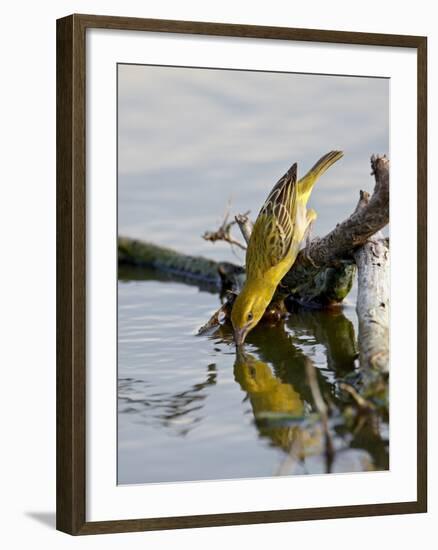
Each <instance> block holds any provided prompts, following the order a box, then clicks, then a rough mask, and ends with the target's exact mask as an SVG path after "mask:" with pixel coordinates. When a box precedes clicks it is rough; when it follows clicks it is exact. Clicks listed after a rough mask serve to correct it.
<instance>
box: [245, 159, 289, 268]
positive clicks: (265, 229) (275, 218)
mask: <svg viewBox="0 0 438 550" xmlns="http://www.w3.org/2000/svg"><path fill="white" fill-rule="evenodd" d="M296 183H297V165H296V163H295V164H294V165H293V166H292V167H291V168H290V169H289V170H288V171H287V172H286V174H285V175H284V176H283V177H282V178H281V179H280V180H279V181H278V183H277V184H276V185H275V186H274V188H273V189H272V191H271V192H270V193H269V196H268V198H267V199H266V201H265V204H264V205H263V206H262V208H261V210H260V213H259V215H258V217H257V220H256V222H255V224H254V228H253V231H252V234H251V238H250V241H249V244H248V249H247V252H246V270H247V273H248V274H250V273H255V272H260V271H261V272H264V271H265V270H266V269H269V268H270V267H272V266H275V265H277V264H278V263H279V262H281V261H282V260H284V258H285V257H286V256H287V254H288V252H289V250H290V247H291V244H292V240H293V232H294V220H295V218H296V208H297V184H296Z"/></svg>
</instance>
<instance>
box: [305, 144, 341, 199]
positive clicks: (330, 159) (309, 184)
mask: <svg viewBox="0 0 438 550" xmlns="http://www.w3.org/2000/svg"><path fill="white" fill-rule="evenodd" d="M343 156H344V153H343V152H342V151H330V153H327V154H326V155H324V156H323V157H321V158H320V159H319V160H318V162H317V163H316V164H315V165H314V166H312V168H311V169H310V170H309V171H308V172H307V174H306V175H305V176H304V177H303V178H301V179H300V180H299V182H298V193H299V194H300V195H301V196H304V195H307V196H308V195H310V192H311V191H312V188H313V186H314V185H315V183H316V180H317V179H318V178H319V177H320V176H321V175H322V174H323V173H324V172H325V171H326V170H328V169H329V168H330V166H331V165H332V164H334V163H335V162H336V161H337V160H339V159H340V158H342V157H343Z"/></svg>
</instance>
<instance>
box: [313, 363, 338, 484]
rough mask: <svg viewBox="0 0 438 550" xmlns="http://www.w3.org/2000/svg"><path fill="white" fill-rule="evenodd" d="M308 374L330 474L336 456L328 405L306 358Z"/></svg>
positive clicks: (327, 468)
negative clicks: (323, 438)
mask: <svg viewBox="0 0 438 550" xmlns="http://www.w3.org/2000/svg"><path fill="white" fill-rule="evenodd" d="M306 372H307V380H308V382H309V387H310V391H311V392H312V397H313V402H314V403H315V407H316V410H317V411H318V413H319V416H320V418H321V424H322V429H323V431H324V437H325V457H326V470H327V473H328V474H329V473H330V472H331V469H332V464H333V460H334V456H335V451H334V447H333V440H332V436H331V433H330V430H329V425H328V412H327V405H326V404H325V401H324V399H323V397H322V395H321V391H320V389H319V384H318V379H317V378H316V371H315V366H314V364H313V363H312V361H311V360H310V359H309V358H308V357H306Z"/></svg>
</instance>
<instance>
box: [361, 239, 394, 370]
mask: <svg viewBox="0 0 438 550" xmlns="http://www.w3.org/2000/svg"><path fill="white" fill-rule="evenodd" d="M354 257H355V261H356V264H357V267H358V295H357V305H356V310H357V316H358V318H359V354H360V365H361V367H365V368H370V367H372V368H376V369H378V370H380V371H387V370H388V363H389V247H388V241H387V240H386V239H384V238H383V235H382V234H381V233H377V234H376V235H374V237H373V238H372V239H370V240H369V241H368V242H367V243H366V244H364V245H363V246H361V247H360V248H359V249H358V250H357V251H356V252H355V254H354Z"/></svg>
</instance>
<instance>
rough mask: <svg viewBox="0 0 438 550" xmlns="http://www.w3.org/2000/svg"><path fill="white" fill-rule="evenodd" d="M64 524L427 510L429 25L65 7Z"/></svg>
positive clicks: (60, 260)
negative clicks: (77, 11) (310, 22)
mask: <svg viewBox="0 0 438 550" xmlns="http://www.w3.org/2000/svg"><path fill="white" fill-rule="evenodd" d="M57 56H58V57H57V331H58V332H57V527H58V529H60V530H62V531H65V532H67V533H70V534H75V535H78V534H97V533H113V532H122V531H139V530H151V529H172V528H187V527H201V526H219V525H236V524H250V523H264V522H280V521H294V520H308V519H324V518H342V517H352V516H372V515H381V514H402V513H415V512H425V511H426V506H427V505H426V502H427V497H426V495H427V490H426V480H427V447H426V409H427V406H426V405H427V402H426V338H427V337H426V323H427V318H426V311H427V306H426V303H427V296H426V223H427V219H426V212H427V186H426V166H427V133H426V132H427V130H426V99H427V85H426V66H427V64H426V38H425V37H419V36H396V35H389V34H388V35H386V34H372V33H353V32H351V33H350V32H339V31H325V30H309V29H292V28H277V27H261V26H245V25H228V24H216V23H200V22H187V21H165V20H152V19H133V18H123V17H107V16H105V17H104V16H91V15H71V16H68V17H65V18H63V19H60V20H58V22H57Z"/></svg>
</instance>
